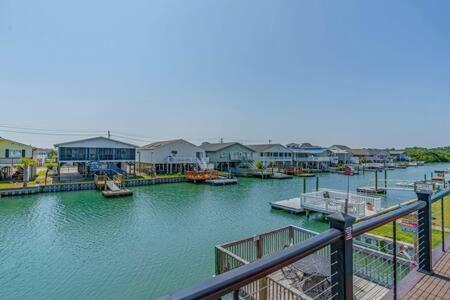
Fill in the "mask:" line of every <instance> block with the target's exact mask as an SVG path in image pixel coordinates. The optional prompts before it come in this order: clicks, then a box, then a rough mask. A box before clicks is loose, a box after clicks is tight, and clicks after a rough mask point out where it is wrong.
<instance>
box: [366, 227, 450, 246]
mask: <svg viewBox="0 0 450 300" xmlns="http://www.w3.org/2000/svg"><path fill="white" fill-rule="evenodd" d="M370 233H372V234H375V235H379V236H384V237H387V238H392V223H389V224H385V225H383V226H380V227H378V228H376V229H374V230H372V231H370ZM449 234H450V233H448V232H447V235H449ZM432 235H433V238H432V240H433V249H434V248H436V247H437V246H439V245H440V244H441V231H439V230H434V229H433V233H432ZM397 240H399V241H403V242H405V243H410V244H413V243H414V233H412V232H404V231H402V228H401V227H400V226H398V225H397Z"/></svg>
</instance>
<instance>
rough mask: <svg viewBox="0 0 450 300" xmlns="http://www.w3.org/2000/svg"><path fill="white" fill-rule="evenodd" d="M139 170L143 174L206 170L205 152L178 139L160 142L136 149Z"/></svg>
mask: <svg viewBox="0 0 450 300" xmlns="http://www.w3.org/2000/svg"><path fill="white" fill-rule="evenodd" d="M136 160H137V162H138V165H139V170H141V171H143V172H145V173H153V172H156V173H166V174H172V173H181V172H184V171H189V170H195V169H208V168H209V163H208V159H207V158H206V154H205V150H204V149H202V148H200V147H198V146H196V145H194V144H192V143H189V142H188V141H185V140H182V139H178V140H169V141H160V142H154V143H151V144H148V145H146V146H143V147H140V148H138V149H137V157H136Z"/></svg>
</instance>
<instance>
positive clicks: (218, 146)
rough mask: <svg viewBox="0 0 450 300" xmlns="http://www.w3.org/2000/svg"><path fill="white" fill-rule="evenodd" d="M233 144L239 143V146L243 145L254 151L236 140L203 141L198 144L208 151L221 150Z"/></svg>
mask: <svg viewBox="0 0 450 300" xmlns="http://www.w3.org/2000/svg"><path fill="white" fill-rule="evenodd" d="M233 145H239V146H241V147H244V148H246V149H248V150H250V151H254V150H253V149H251V148H250V147H248V146H246V145H242V144H241V143H238V142H230V143H203V144H201V145H200V148H202V149H203V150H205V151H208V152H217V151H220V150H223V149H225V148H228V147H231V146H233Z"/></svg>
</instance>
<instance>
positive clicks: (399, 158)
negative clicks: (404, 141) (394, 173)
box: [389, 150, 411, 162]
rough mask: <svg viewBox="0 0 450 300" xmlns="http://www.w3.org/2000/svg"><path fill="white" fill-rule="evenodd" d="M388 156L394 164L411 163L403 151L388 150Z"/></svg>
mask: <svg viewBox="0 0 450 300" xmlns="http://www.w3.org/2000/svg"><path fill="white" fill-rule="evenodd" d="M389 156H390V157H391V159H392V160H393V161H394V162H406V161H411V157H410V156H409V155H408V154H407V153H406V151H404V150H390V151H389Z"/></svg>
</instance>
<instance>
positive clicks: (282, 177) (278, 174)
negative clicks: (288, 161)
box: [270, 173, 294, 179]
mask: <svg viewBox="0 0 450 300" xmlns="http://www.w3.org/2000/svg"><path fill="white" fill-rule="evenodd" d="M270 178H272V179H292V178H294V176H292V175H287V174H283V173H275V174H273V175H272V176H270Z"/></svg>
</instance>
